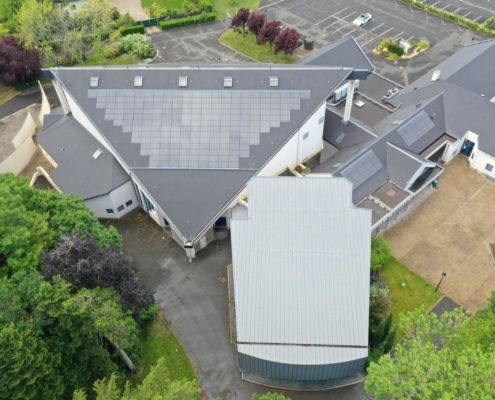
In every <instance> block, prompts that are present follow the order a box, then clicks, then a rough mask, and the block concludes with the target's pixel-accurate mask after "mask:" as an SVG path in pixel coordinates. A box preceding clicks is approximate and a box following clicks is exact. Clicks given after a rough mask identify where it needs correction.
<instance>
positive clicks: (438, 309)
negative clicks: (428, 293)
mask: <svg viewBox="0 0 495 400" xmlns="http://www.w3.org/2000/svg"><path fill="white" fill-rule="evenodd" d="M459 307H460V305H459V304H457V303H456V302H455V301H454V300H452V299H451V298H450V297H448V296H443V297H442V298H441V299H440V301H439V302H438V303H437V304H435V307H433V308H432V310H431V312H432V313H435V314H436V315H437V317H440V316H441V315H442V314H443V313H445V312H447V311H453V310H454V309H456V308H459Z"/></svg>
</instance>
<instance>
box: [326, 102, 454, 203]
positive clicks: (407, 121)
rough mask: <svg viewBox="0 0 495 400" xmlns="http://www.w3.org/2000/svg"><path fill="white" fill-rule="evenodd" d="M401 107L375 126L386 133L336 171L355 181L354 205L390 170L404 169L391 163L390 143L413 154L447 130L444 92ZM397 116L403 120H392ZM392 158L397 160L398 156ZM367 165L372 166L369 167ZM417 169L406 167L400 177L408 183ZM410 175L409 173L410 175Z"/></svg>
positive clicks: (387, 177) (374, 188)
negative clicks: (416, 133)
mask: <svg viewBox="0 0 495 400" xmlns="http://www.w3.org/2000/svg"><path fill="white" fill-rule="evenodd" d="M399 110H400V112H399V113H398V114H396V113H397V111H396V113H393V114H392V115H391V116H390V117H389V118H387V119H386V120H384V121H382V122H381V123H380V124H379V126H375V130H376V131H377V132H382V133H383V134H382V133H381V136H380V137H379V138H378V139H376V140H375V141H373V142H372V143H371V145H370V146H369V147H368V148H366V149H363V150H362V151H361V152H359V153H358V154H357V155H356V156H355V157H354V158H353V159H351V160H349V161H348V162H347V163H345V164H344V165H342V166H341V167H339V168H338V169H337V170H336V171H335V172H334V175H335V176H347V177H348V179H350V180H351V181H352V182H353V184H354V186H353V202H354V204H359V203H361V202H362V201H363V200H364V199H365V198H366V197H367V196H369V195H370V194H371V193H373V192H374V191H375V190H376V189H378V188H379V187H380V186H381V185H383V184H384V183H385V182H386V181H387V180H388V179H390V175H389V170H392V169H394V168H401V165H400V164H397V163H395V164H393V165H390V166H389V165H388V159H387V147H388V145H387V143H391V144H393V145H396V146H398V147H400V148H401V149H404V150H407V151H408V152H410V154H416V155H418V154H419V153H421V152H422V151H423V150H424V149H426V148H427V147H428V146H430V145H431V144H432V143H433V142H435V141H436V140H437V139H438V138H439V137H440V136H442V135H443V134H444V133H445V118H444V105H443V96H442V94H438V95H436V96H435V97H433V98H428V99H426V100H423V101H422V102H421V103H416V104H413V105H410V106H407V107H404V108H403V109H402V108H400V109H399ZM399 110H398V111H399ZM425 116H426V117H425ZM395 118H399V120H398V122H400V123H397V124H396V123H395V122H393V121H394V119H395ZM430 122H431V124H430ZM404 127H405V128H404ZM425 127H427V128H428V129H426V128H425ZM411 131H412V132H420V133H421V135H417V136H414V135H415V134H414V135H413V136H410V135H409V134H408V132H411ZM406 140H407V142H406ZM418 157H419V156H418ZM390 160H391V161H396V158H391V159H390ZM367 166H372V168H371V169H369V168H367ZM416 171H417V170H414V168H406V169H404V170H403V171H402V173H401V174H402V176H401V179H400V180H401V181H402V182H404V181H406V182H407V181H408V180H409V179H410V178H411V177H412V176H413V174H414V173H415V172H416ZM409 174H410V176H409V177H407V175H409Z"/></svg>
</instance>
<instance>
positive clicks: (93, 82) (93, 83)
mask: <svg viewBox="0 0 495 400" xmlns="http://www.w3.org/2000/svg"><path fill="white" fill-rule="evenodd" d="M89 86H90V87H98V77H97V76H92V77H91V78H89Z"/></svg>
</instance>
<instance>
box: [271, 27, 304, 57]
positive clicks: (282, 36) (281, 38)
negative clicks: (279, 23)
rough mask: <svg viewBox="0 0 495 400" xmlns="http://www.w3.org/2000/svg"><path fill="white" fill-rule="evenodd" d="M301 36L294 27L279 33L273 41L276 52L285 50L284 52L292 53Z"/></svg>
mask: <svg viewBox="0 0 495 400" xmlns="http://www.w3.org/2000/svg"><path fill="white" fill-rule="evenodd" d="M300 37H301V35H300V34H299V32H298V31H297V30H295V29H294V28H289V29H284V30H283V31H282V32H280V33H279V34H278V35H277V37H276V38H275V41H274V42H273V44H274V47H275V48H274V51H275V53H278V52H279V51H283V52H284V54H289V55H292V53H294V50H295V49H296V47H297V43H298V42H299V38H300Z"/></svg>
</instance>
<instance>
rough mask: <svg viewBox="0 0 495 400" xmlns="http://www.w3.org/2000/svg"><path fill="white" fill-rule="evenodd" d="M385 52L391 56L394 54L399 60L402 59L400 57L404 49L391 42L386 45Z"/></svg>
mask: <svg viewBox="0 0 495 400" xmlns="http://www.w3.org/2000/svg"><path fill="white" fill-rule="evenodd" d="M387 50H388V51H389V52H390V53H392V54H396V55H397V56H399V58H400V57H402V55H403V54H404V49H403V48H402V47H400V46H399V45H398V44H395V43H392V42H391V43H388V45H387Z"/></svg>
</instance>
